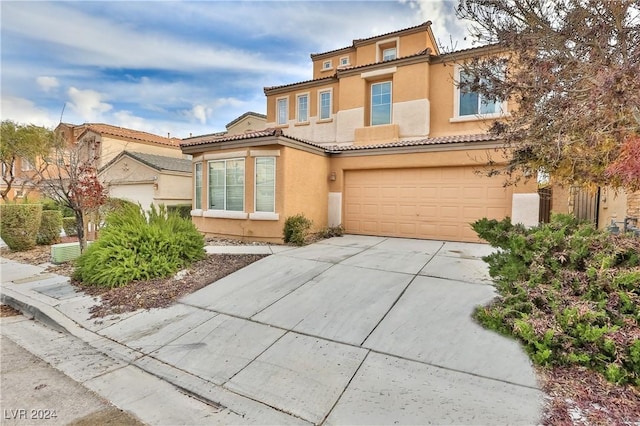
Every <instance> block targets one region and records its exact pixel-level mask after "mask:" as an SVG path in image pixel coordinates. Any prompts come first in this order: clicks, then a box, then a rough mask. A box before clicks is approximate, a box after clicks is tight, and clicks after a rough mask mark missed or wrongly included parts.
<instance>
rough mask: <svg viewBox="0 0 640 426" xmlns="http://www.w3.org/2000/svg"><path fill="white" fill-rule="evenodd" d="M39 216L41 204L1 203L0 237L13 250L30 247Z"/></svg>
mask: <svg viewBox="0 0 640 426" xmlns="http://www.w3.org/2000/svg"><path fill="white" fill-rule="evenodd" d="M41 218H42V204H1V205H0V237H2V239H3V240H4V242H5V243H6V244H7V245H8V246H9V248H10V249H11V250H13V251H25V250H29V249H32V248H34V247H35V246H36V236H37V235H38V230H39V229H40V221H41Z"/></svg>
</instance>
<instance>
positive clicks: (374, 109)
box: [371, 81, 391, 126]
mask: <svg viewBox="0 0 640 426" xmlns="http://www.w3.org/2000/svg"><path fill="white" fill-rule="evenodd" d="M379 124H391V82H390V81H385V82H382V83H374V84H372V85H371V125H372V126H376V125H379Z"/></svg>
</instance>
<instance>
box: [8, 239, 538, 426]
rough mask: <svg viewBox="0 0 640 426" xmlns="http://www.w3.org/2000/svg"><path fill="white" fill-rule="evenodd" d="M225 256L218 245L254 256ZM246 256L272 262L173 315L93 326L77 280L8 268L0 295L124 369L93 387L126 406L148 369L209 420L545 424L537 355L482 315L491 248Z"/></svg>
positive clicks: (324, 245) (287, 251) (329, 243)
mask: <svg viewBox="0 0 640 426" xmlns="http://www.w3.org/2000/svg"><path fill="white" fill-rule="evenodd" d="M223 247H226V248H218V249H214V248H208V249H207V251H209V252H220V251H214V250H221V251H222V252H227V253H228V252H239V251H240V250H242V248H241V246H223ZM247 249H250V250H251V251H249V252H250V253H257V252H260V253H267V250H269V251H270V252H271V253H273V255H272V256H268V257H266V258H264V259H262V260H260V261H258V262H255V263H253V264H251V265H249V266H248V267H246V268H244V269H242V270H240V271H237V272H236V273H234V274H232V275H229V276H227V277H225V278H223V279H221V280H219V281H217V282H216V283H214V284H212V285H209V286H207V287H205V288H203V289H201V290H199V291H197V292H195V293H193V294H191V295H189V296H187V297H185V298H183V299H182V300H181V301H180V303H177V304H176V305H173V306H172V307H170V308H166V309H153V310H147V311H137V312H134V313H128V314H123V315H119V316H112V317H108V318H104V319H100V320H98V321H96V320H89V319H88V317H89V313H88V310H89V308H90V307H91V306H92V305H94V304H95V303H96V302H95V300H94V299H93V298H92V297H90V296H87V295H84V294H82V293H77V292H76V291H75V289H74V288H73V287H72V286H71V285H70V284H68V280H67V279H66V278H65V277H60V276H56V275H53V274H47V273H44V272H43V268H39V267H34V266H30V265H21V264H17V263H14V262H9V261H6V260H4V259H3V260H2V300H3V303H9V304H11V305H12V306H16V307H19V308H21V309H22V310H23V311H26V312H28V313H30V314H31V315H33V316H34V317H35V318H36V319H40V320H42V321H43V322H45V323H46V324H48V325H49V326H51V327H54V328H56V329H58V330H63V331H66V332H67V333H69V334H70V335H72V336H75V337H76V338H78V339H79V340H80V341H82V342H83V344H87V345H89V346H90V347H91V348H93V350H96V351H97V352H98V353H100V354H102V355H104V356H105V357H107V358H109V359H111V360H113V362H115V363H116V364H117V366H118V368H114V370H113V371H111V372H110V373H109V374H103V375H102V376H100V377H102V378H103V379H102V380H103V381H102V383H99V382H100V380H96V382H94V383H93V384H94V386H95V388H96V389H94V390H96V391H97V392H98V393H101V394H102V395H103V396H105V397H106V398H107V399H110V400H112V401H113V402H114V403H115V404H116V405H119V404H118V402H117V401H115V400H114V399H113V398H114V397H115V396H116V395H112V394H114V393H118V394H122V393H133V394H136V393H137V392H141V390H140V387H139V386H136V384H137V383H138V382H137V381H138V380H139V379H138V377H144V376H145V375H148V376H149V377H151V378H153V380H157V378H160V379H162V383H164V384H165V385H166V386H169V384H170V385H172V386H173V389H175V391H176V392H177V393H178V394H180V395H182V396H184V395H185V393H186V394H189V395H193V396H196V397H197V398H198V399H199V400H200V402H203V403H205V404H208V405H207V406H208V407H210V408H211V407H216V408H215V409H210V410H209V411H207V417H206V421H205V423H224V424H236V423H242V424H245V423H246V424H258V423H259V424H266V423H269V424H288V423H314V424H425V423H436V424H496V423H501V424H534V423H539V420H540V414H541V404H542V393H541V392H540V391H539V389H538V388H537V383H536V378H535V375H534V372H533V369H532V367H531V364H530V362H529V360H528V358H527V357H526V355H525V354H524V353H523V351H522V350H521V348H520V347H519V345H518V344H517V343H516V342H514V341H511V340H509V339H506V338H504V337H502V336H499V335H497V334H495V333H493V332H490V331H487V330H484V329H483V328H481V327H480V326H478V325H477V324H476V323H475V322H474V321H473V320H472V319H471V317H470V315H471V313H472V311H473V309H474V307H475V306H477V305H480V304H484V303H487V302H488V301H490V300H491V299H492V298H493V297H494V290H493V287H492V286H491V283H490V280H489V278H488V275H487V268H486V265H485V264H484V262H483V261H482V260H481V259H480V258H481V256H483V255H486V254H488V253H489V252H490V251H491V248H490V247H488V246H486V245H482V244H465V243H450V242H441V241H425V240H409V239H397V238H383V237H365V236H344V237H340V238H332V239H329V240H324V241H321V242H319V243H315V244H312V245H310V246H306V247H301V248H292V247H287V246H249V247H248V248H247ZM267 254H268V253H267ZM25 332H26V331H25ZM14 334H20V333H18V332H16V333H14ZM123 380H124V381H125V382H122V381H123ZM127 380H131V381H133V382H132V383H131V384H130V386H128V385H126V381H127ZM140 380H142V379H140ZM115 382H117V383H118V386H117V391H114V390H113V386H114V385H113V383H115ZM123 383H125V385H123ZM151 389H153V388H151ZM101 391H102V392H104V393H106V394H104V393H102V392H101ZM129 396H130V397H131V398H133V397H134V396H135V395H129ZM154 398H155V397H154V395H153V394H151V395H146V396H145V399H148V400H149V401H152V400H153V399H154ZM121 399H122V398H121ZM119 406H120V405H119ZM120 408H123V409H128V408H127V407H123V406H120ZM134 414H136V415H137V416H138V417H139V418H141V419H142V420H143V421H145V422H147V423H153V424H170V423H175V421H174V422H172V421H169V420H163V419H160V418H158V417H162V416H156V417H152V418H151V419H145V418H144V417H143V416H141V415H139V414H138V413H134ZM168 418H171V419H172V420H175V417H168ZM201 420H202V419H192V418H185V419H184V420H183V421H181V422H179V423H183V424H193V423H202V421H201Z"/></svg>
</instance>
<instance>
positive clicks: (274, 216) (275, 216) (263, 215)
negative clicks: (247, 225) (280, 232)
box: [249, 212, 280, 220]
mask: <svg viewBox="0 0 640 426" xmlns="http://www.w3.org/2000/svg"><path fill="white" fill-rule="evenodd" d="M249 219H252V220H280V213H269V212H255V213H249Z"/></svg>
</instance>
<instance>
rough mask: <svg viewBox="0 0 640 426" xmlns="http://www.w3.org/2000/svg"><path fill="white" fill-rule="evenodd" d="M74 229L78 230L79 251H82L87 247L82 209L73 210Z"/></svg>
mask: <svg viewBox="0 0 640 426" xmlns="http://www.w3.org/2000/svg"><path fill="white" fill-rule="evenodd" d="M74 213H75V215H76V231H78V241H79V242H80V253H84V250H85V249H86V248H87V237H86V235H85V233H84V215H83V214H82V211H75V212H74Z"/></svg>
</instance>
